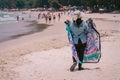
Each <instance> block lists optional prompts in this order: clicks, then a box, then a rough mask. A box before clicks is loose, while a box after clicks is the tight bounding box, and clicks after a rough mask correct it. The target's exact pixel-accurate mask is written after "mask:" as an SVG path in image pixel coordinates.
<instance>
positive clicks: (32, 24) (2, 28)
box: [0, 21, 50, 42]
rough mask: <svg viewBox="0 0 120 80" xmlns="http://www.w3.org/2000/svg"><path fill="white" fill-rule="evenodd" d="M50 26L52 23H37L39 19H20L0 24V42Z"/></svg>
mask: <svg viewBox="0 0 120 80" xmlns="http://www.w3.org/2000/svg"><path fill="white" fill-rule="evenodd" d="M48 26H50V25H47V24H37V21H19V22H12V23H7V24H0V36H1V37H0V42H3V41H8V40H12V39H15V38H19V37H21V36H25V35H29V34H33V33H36V32H41V31H43V30H44V29H46V28H47V27H48Z"/></svg>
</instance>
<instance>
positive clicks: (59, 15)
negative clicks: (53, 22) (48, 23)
mask: <svg viewBox="0 0 120 80" xmlns="http://www.w3.org/2000/svg"><path fill="white" fill-rule="evenodd" d="M60 17H61V14H60V13H58V21H60Z"/></svg>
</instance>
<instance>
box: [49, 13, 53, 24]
mask: <svg viewBox="0 0 120 80" xmlns="http://www.w3.org/2000/svg"><path fill="white" fill-rule="evenodd" d="M48 18H49V23H51V20H52V17H51V14H49V15H48Z"/></svg>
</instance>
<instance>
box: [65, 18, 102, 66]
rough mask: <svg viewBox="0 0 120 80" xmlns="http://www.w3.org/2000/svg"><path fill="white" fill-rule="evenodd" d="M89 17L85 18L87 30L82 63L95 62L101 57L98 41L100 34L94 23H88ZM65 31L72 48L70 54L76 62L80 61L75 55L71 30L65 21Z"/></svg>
mask: <svg viewBox="0 0 120 80" xmlns="http://www.w3.org/2000/svg"><path fill="white" fill-rule="evenodd" d="M89 21H90V20H89V19H88V20H86V22H87V24H88V25H89V28H90V29H89V32H88V33H87V46H86V49H85V52H84V60H83V63H97V62H99V60H100V58H101V41H100V34H99V32H98V31H97V30H96V29H95V25H94V24H93V23H92V24H90V23H89ZM66 31H67V33H68V39H69V42H70V46H71V49H72V55H73V57H74V58H75V59H76V61H77V62H78V63H81V64H82V62H81V61H80V60H79V58H78V56H77V51H76V49H75V45H74V42H73V38H72V34H71V30H70V27H69V24H67V23H66Z"/></svg>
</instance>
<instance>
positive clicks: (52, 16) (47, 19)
mask: <svg viewBox="0 0 120 80" xmlns="http://www.w3.org/2000/svg"><path fill="white" fill-rule="evenodd" d="M61 16H62V13H61V12H58V13H54V12H47V13H39V14H38V20H39V19H41V18H44V19H45V23H48V22H49V23H51V21H52V20H53V21H56V19H58V21H60V19H61Z"/></svg>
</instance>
